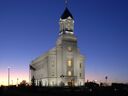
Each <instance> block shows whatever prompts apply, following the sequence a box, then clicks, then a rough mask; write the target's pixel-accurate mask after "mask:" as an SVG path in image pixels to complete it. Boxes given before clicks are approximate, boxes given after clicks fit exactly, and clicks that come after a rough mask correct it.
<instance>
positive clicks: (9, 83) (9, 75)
mask: <svg viewBox="0 0 128 96" xmlns="http://www.w3.org/2000/svg"><path fill="white" fill-rule="evenodd" d="M9 85H10V68H8V86H9Z"/></svg>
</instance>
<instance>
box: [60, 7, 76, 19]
mask: <svg viewBox="0 0 128 96" xmlns="http://www.w3.org/2000/svg"><path fill="white" fill-rule="evenodd" d="M68 17H71V18H72V19H73V16H72V14H71V13H70V11H69V10H68V8H67V7H66V8H65V10H64V12H63V14H62V15H61V19H67V18H68Z"/></svg>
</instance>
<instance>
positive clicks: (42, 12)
mask: <svg viewBox="0 0 128 96" xmlns="http://www.w3.org/2000/svg"><path fill="white" fill-rule="evenodd" d="M68 8H69V10H70V12H71V13H72V15H73V17H74V20H75V30H74V34H75V35H76V37H77V39H78V47H79V48H80V52H81V53H82V54H83V55H84V56H85V57H86V62H85V78H86V80H87V79H88V80H98V81H99V82H100V81H102V82H104V81H105V76H108V81H109V82H123V83H126V82H128V0H69V2H68ZM64 9H65V3H64V0H0V85H1V84H7V69H8V67H10V69H11V80H13V83H14V84H15V83H16V79H17V78H19V81H22V80H27V81H28V79H29V75H28V74H29V64H30V63H31V61H32V60H33V59H35V58H36V57H38V56H40V55H42V54H43V53H45V52H47V51H48V50H49V49H51V48H53V47H54V46H55V44H56V40H57V38H58V36H59V35H58V34H59V19H60V16H61V14H62V13H63V11H64Z"/></svg>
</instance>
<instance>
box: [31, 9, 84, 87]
mask: <svg viewBox="0 0 128 96" xmlns="http://www.w3.org/2000/svg"><path fill="white" fill-rule="evenodd" d="M66 11H68V9H66ZM68 12H69V11H68ZM68 12H67V13H65V12H64V14H63V15H65V14H66V16H67V14H68ZM70 15H71V14H68V16H67V17H64V18H61V19H60V33H59V38H58V40H57V42H56V47H55V48H53V49H51V50H49V51H48V52H47V53H46V54H44V55H42V56H40V57H38V58H36V59H35V60H33V61H32V62H31V64H30V66H32V67H33V68H34V69H33V68H31V69H30V71H31V79H32V77H34V78H35V83H36V85H39V84H41V85H42V86H62V85H63V86H81V85H83V84H84V81H85V70H84V69H85V66H84V61H85V59H84V57H83V56H82V55H81V54H80V52H79V49H78V46H77V38H76V37H75V35H74V32H73V31H74V20H73V18H72V16H70Z"/></svg>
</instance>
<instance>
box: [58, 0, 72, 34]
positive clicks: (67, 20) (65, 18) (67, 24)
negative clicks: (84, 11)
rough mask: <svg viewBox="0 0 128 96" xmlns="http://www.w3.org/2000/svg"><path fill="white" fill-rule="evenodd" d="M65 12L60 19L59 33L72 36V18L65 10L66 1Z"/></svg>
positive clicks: (66, 9)
mask: <svg viewBox="0 0 128 96" xmlns="http://www.w3.org/2000/svg"><path fill="white" fill-rule="evenodd" d="M65 6H66V7H65V10H64V12H63V14H62V15H61V17H60V22H59V24H60V33H59V35H62V34H74V18H73V16H72V14H71V13H70V11H69V9H68V8H67V0H66V1H65Z"/></svg>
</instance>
